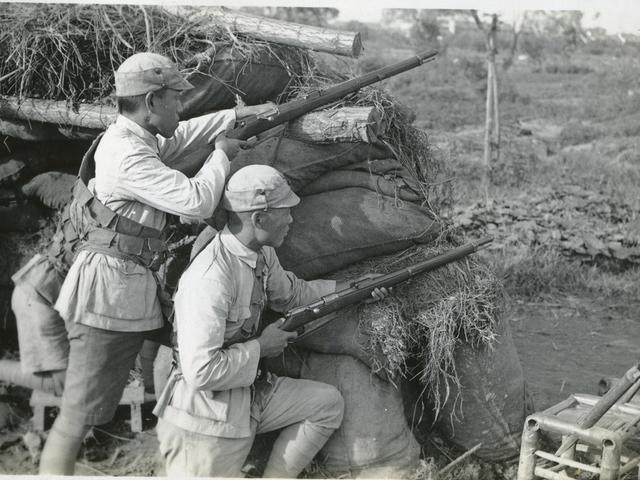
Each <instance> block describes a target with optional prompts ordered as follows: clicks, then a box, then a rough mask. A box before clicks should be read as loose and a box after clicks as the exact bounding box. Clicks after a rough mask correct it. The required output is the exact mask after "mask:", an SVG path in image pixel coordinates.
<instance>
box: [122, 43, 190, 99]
mask: <svg viewBox="0 0 640 480" xmlns="http://www.w3.org/2000/svg"><path fill="white" fill-rule="evenodd" d="M115 84H116V96H117V97H132V96H134V95H142V94H145V93H149V92H155V91H156V90H160V89H162V88H171V89H173V90H189V89H191V88H193V85H191V83H189V82H188V81H187V80H186V79H185V78H184V77H183V76H182V74H181V73H180V72H179V71H178V67H177V66H176V64H175V63H173V62H172V61H171V60H169V59H168V58H167V57H165V56H163V55H159V54H157V53H151V52H141V53H136V54H134V55H131V56H130V57H129V58H127V59H126V60H125V61H124V62H122V64H120V66H119V67H118V70H116V73H115Z"/></svg>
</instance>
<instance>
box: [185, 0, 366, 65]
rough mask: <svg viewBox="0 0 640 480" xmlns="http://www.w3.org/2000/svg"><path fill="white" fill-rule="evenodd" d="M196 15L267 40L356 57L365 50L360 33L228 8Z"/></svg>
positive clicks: (209, 10)
mask: <svg viewBox="0 0 640 480" xmlns="http://www.w3.org/2000/svg"><path fill="white" fill-rule="evenodd" d="M193 18H195V19H200V20H201V21H202V20H204V21H206V20H212V21H213V22H215V23H218V24H222V25H224V26H226V27H228V28H229V29H231V30H232V31H235V32H238V33H242V34H245V35H250V36H253V37H257V38H260V39H262V40H266V41H268V42H274V43H281V44H284V45H291V46H294V47H302V48H308V49H310V50H317V51H320V52H328V53H333V54H335V55H343V56H348V57H356V58H357V57H358V56H359V55H360V52H361V51H362V41H361V39H360V34H359V33H357V32H347V31H341V30H332V29H329V28H320V27H313V26H310V25H302V24H299V23H291V22H285V21H282V20H276V19H273V18H265V17H261V16H259V15H252V14H249V13H244V12H238V11H236V10H231V9H229V8H225V7H214V8H208V9H203V10H202V12H201V13H197V14H196V15H194V17H193Z"/></svg>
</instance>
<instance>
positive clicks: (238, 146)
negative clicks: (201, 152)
mask: <svg viewBox="0 0 640 480" xmlns="http://www.w3.org/2000/svg"><path fill="white" fill-rule="evenodd" d="M255 143H256V139H255V137H253V138H250V139H249V140H238V139H236V138H227V136H226V135H225V134H224V133H221V134H220V135H218V136H217V137H216V141H215V147H216V150H222V151H223V152H224V153H225V154H226V155H227V158H228V159H229V160H230V161H231V160H233V159H234V158H235V156H236V155H237V154H238V152H239V151H240V150H245V149H247V148H251V147H252V146H253V145H254V144H255Z"/></svg>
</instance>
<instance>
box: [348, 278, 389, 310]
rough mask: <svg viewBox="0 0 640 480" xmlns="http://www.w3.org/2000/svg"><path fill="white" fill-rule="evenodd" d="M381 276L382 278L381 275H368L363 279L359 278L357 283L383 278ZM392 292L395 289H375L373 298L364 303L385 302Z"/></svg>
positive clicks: (372, 293)
mask: <svg viewBox="0 0 640 480" xmlns="http://www.w3.org/2000/svg"><path fill="white" fill-rule="evenodd" d="M381 276H382V274H381V273H367V274H366V275H363V276H362V277H360V278H358V279H357V280H356V282H362V281H365V280H373V279H374V278H377V277H381ZM392 290H393V289H392V288H391V287H389V288H385V287H382V288H374V289H373V291H372V292H371V298H370V299H368V300H365V301H364V303H373V302H379V301H380V300H384V298H385V297H388V296H389V293H391V291H392Z"/></svg>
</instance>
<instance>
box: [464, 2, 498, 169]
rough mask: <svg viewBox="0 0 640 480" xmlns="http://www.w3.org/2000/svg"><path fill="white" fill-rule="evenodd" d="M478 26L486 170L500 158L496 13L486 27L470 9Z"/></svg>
mask: <svg viewBox="0 0 640 480" xmlns="http://www.w3.org/2000/svg"><path fill="white" fill-rule="evenodd" d="M471 15H472V16H473V19H474V20H475V22H476V25H477V26H478V28H479V29H480V30H481V31H482V32H483V33H484V37H485V46H486V48H487V107H486V117H485V130H484V164H485V166H486V167H487V172H490V171H491V167H492V166H493V165H495V164H497V162H498V160H499V159H500V116H499V114H498V76H497V74H496V54H497V53H498V50H497V48H496V34H497V33H498V15H497V14H495V13H494V14H493V15H491V22H490V24H489V26H488V27H485V25H484V24H483V23H482V20H480V17H479V16H478V12H477V11H476V10H472V11H471Z"/></svg>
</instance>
